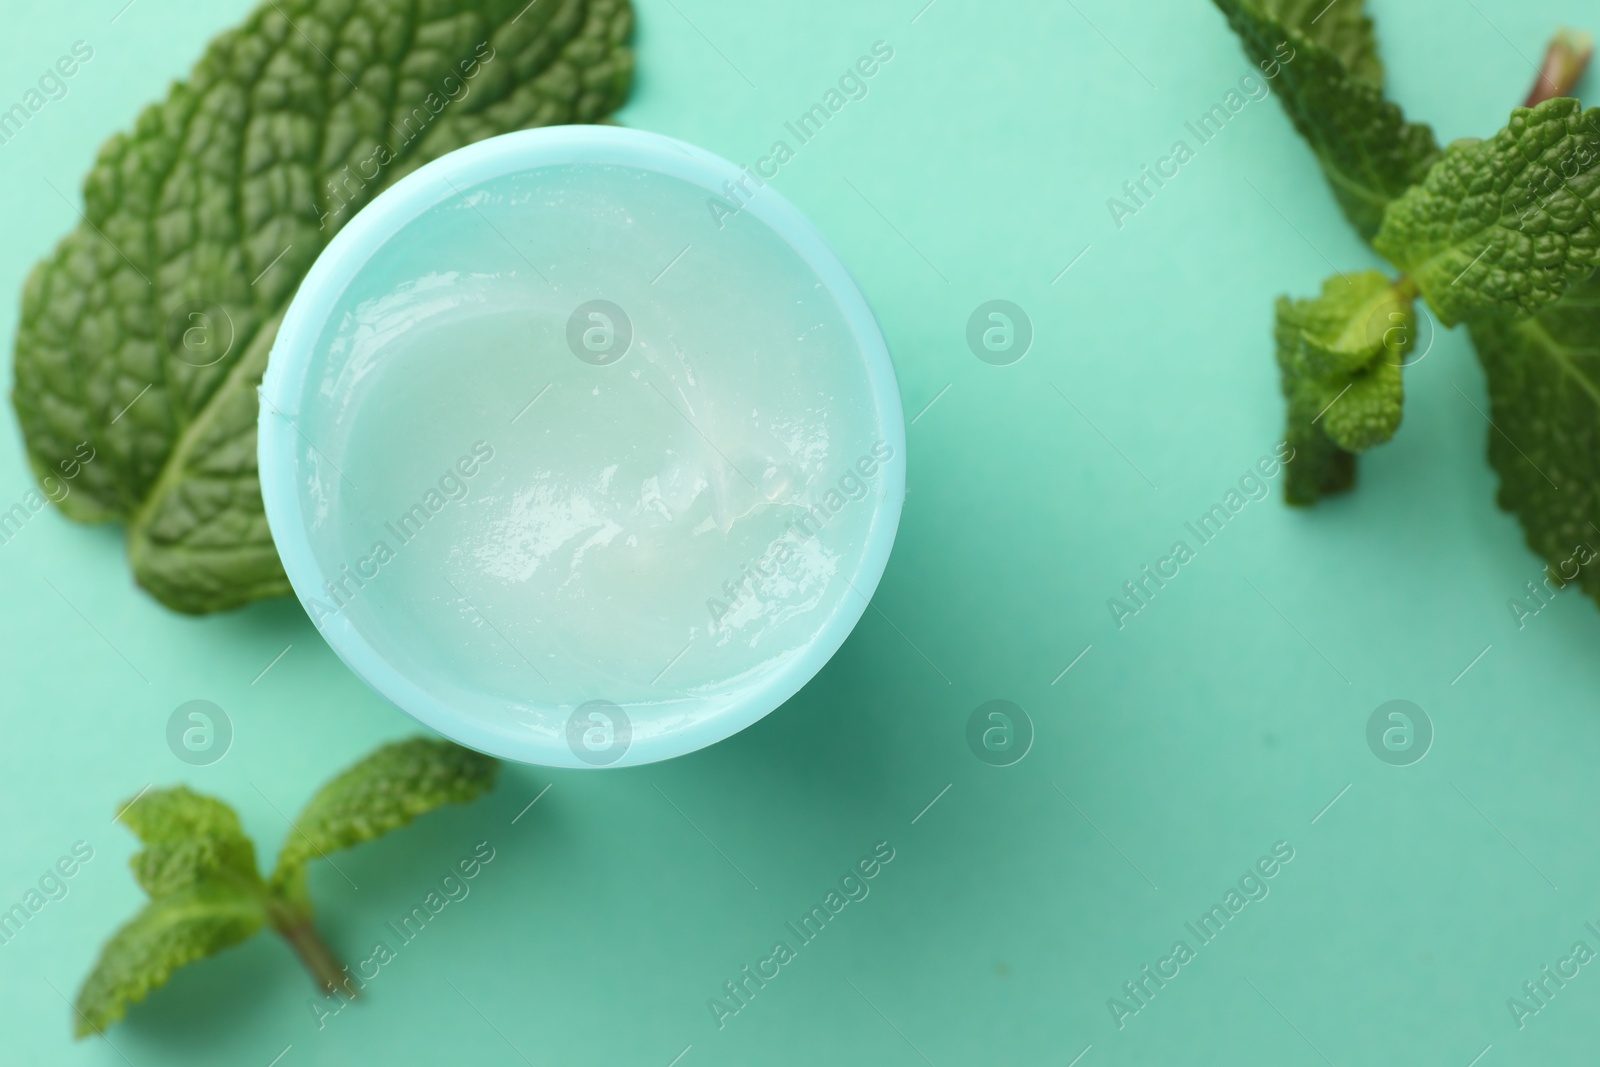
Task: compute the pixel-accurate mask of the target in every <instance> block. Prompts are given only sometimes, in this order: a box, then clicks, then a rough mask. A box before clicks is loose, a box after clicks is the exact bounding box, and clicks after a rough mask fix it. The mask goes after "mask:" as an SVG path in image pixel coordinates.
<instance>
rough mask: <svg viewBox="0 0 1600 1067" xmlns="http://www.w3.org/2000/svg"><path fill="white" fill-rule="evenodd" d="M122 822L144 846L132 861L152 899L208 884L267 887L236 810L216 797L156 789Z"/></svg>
mask: <svg viewBox="0 0 1600 1067" xmlns="http://www.w3.org/2000/svg"><path fill="white" fill-rule="evenodd" d="M118 818H119V819H121V820H122V822H123V823H124V824H126V825H127V826H128V827H129V828H130V829H131V830H133V832H134V833H135V834H137V835H138V837H139V840H140V841H142V842H144V845H145V847H144V848H143V849H142V850H141V851H139V852H138V853H135V854H134V857H133V859H132V861H131V863H132V866H133V874H134V877H135V878H136V879H138V882H139V885H140V886H142V887H143V889H144V891H145V892H146V893H148V894H150V896H152V897H159V896H162V895H164V894H167V893H175V892H178V891H179V890H182V889H187V888H189V887H190V886H193V885H195V884H196V883H199V882H206V881H220V882H228V883H230V884H232V885H235V886H237V887H240V888H254V889H256V890H258V891H259V890H260V889H261V888H262V884H261V875H260V873H259V872H258V871H257V869H256V850H255V845H254V844H253V843H252V842H251V840H250V839H249V838H248V837H246V836H245V834H244V830H243V828H242V827H240V825H239V816H238V815H237V814H235V813H234V810H233V809H232V808H231V807H229V806H228V805H227V804H225V803H223V802H222V801H220V800H217V799H216V798H214V797H208V796H205V795H204V794H201V793H196V792H194V791H192V790H190V789H189V788H187V787H186V786H176V787H174V788H171V789H154V790H150V791H148V792H146V793H143V794H141V795H140V796H139V797H138V798H137V799H135V800H134V801H133V803H131V804H129V805H128V806H127V807H125V808H123V810H122V812H121V814H120V815H118Z"/></svg>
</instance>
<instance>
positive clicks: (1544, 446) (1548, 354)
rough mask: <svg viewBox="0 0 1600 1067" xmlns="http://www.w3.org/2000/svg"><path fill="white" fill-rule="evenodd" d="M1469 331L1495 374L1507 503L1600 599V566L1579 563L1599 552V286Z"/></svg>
mask: <svg viewBox="0 0 1600 1067" xmlns="http://www.w3.org/2000/svg"><path fill="white" fill-rule="evenodd" d="M1469 328H1470V329H1471V332H1472V340H1473V343H1474V344H1475V345H1476V346H1477V349H1478V358H1479V360H1480V362H1482V364H1483V369H1484V372H1485V374H1486V375H1487V377H1488V383H1489V402H1490V416H1491V418H1492V419H1493V420H1494V425H1493V426H1492V427H1490V428H1489V462H1490V464H1491V465H1493V467H1494V469H1495V471H1496V472H1497V473H1498V474H1499V475H1500V492H1499V503H1500V506H1501V507H1503V508H1505V509H1506V510H1507V511H1510V512H1512V513H1514V514H1515V515H1516V516H1517V518H1518V519H1519V520H1521V522H1522V530H1523V534H1524V535H1525V536H1526V538H1527V541H1528V547H1529V548H1532V549H1533V550H1534V551H1535V552H1537V553H1538V554H1539V555H1540V556H1542V557H1543V558H1544V559H1545V560H1546V561H1547V562H1548V563H1549V564H1550V566H1551V569H1552V573H1553V574H1554V576H1556V577H1558V578H1560V579H1563V580H1566V581H1576V582H1578V584H1579V585H1580V587H1581V588H1582V589H1583V591H1584V592H1585V593H1588V594H1589V595H1590V596H1592V597H1595V598H1596V599H1597V600H1600V567H1589V568H1588V569H1582V568H1580V567H1579V566H1578V564H1580V563H1584V562H1588V561H1589V560H1591V559H1592V558H1593V557H1594V554H1595V552H1596V550H1600V529H1597V528H1596V527H1597V526H1600V283H1597V281H1596V279H1593V278H1591V279H1589V280H1588V281H1585V282H1582V283H1580V284H1579V285H1577V286H1576V287H1574V288H1573V289H1572V290H1571V291H1570V292H1569V293H1568V294H1567V296H1566V297H1564V298H1563V299H1562V300H1561V301H1560V302H1559V303H1557V304H1554V305H1552V306H1551V307H1549V308H1546V309H1545V310H1544V311H1542V312H1540V313H1539V314H1538V315H1537V316H1535V317H1533V318H1529V319H1523V320H1521V321H1516V320H1513V319H1511V318H1509V317H1494V318H1490V317H1482V318H1478V319H1474V320H1473V321H1472V322H1471V323H1470V327H1469ZM1580 546H1585V547H1586V548H1587V549H1588V551H1587V552H1584V551H1579V547H1580ZM1575 557H1576V559H1575ZM1574 571H1576V572H1577V573H1576V574H1574V573H1573V572H1574Z"/></svg>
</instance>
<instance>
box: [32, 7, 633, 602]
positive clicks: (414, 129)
mask: <svg viewBox="0 0 1600 1067" xmlns="http://www.w3.org/2000/svg"><path fill="white" fill-rule="evenodd" d="M631 25H632V11H631V8H630V6H629V4H628V0H540V2H539V3H537V4H529V3H528V2H527V0H434V2H431V3H427V4H418V3H414V2H413V0H342V2H339V3H332V2H328V0H268V2H266V3H263V4H262V5H261V7H259V8H258V9H257V10H256V11H255V12H254V13H253V14H251V15H250V16H249V17H248V18H247V19H246V20H245V22H244V23H243V24H242V25H241V26H240V27H239V28H237V29H235V30H231V31H229V32H227V33H224V34H222V35H221V36H220V37H218V38H217V39H216V40H215V41H214V42H212V44H211V45H210V46H209V47H208V48H207V49H206V52H205V55H204V56H203V57H202V58H201V60H200V62H199V63H198V64H197V65H196V67H195V68H194V71H193V72H192V73H191V75H190V77H189V79H188V81H187V82H184V83H181V84H178V85H176V86H175V87H174V88H173V90H172V92H171V93H170V94H169V96H168V97H167V99H166V100H165V101H163V102H161V103H159V104H155V105H153V106H151V107H149V108H147V109H146V110H145V111H144V113H143V114H142V115H141V116H140V117H139V119H138V121H137V122H136V124H135V126H134V128H133V129H132V130H131V131H129V132H127V133H123V134H118V135H117V136H115V137H113V138H111V140H110V141H109V142H107V144H106V145H105V147H104V148H102V149H101V152H100V157H99V159H98V161H97V162H96V164H95V167H94V169H93V170H92V171H91V173H90V174H89V176H88V178H87V180H86V181H85V183H84V216H85V221H84V222H83V223H82V224H81V225H80V226H79V227H78V228H77V229H76V230H74V231H73V232H72V233H71V234H69V235H68V236H67V237H66V238H65V239H64V240H63V241H62V242H61V244H60V245H59V246H58V247H57V248H56V250H55V252H54V253H53V254H52V255H51V256H50V257H49V258H47V259H46V260H44V261H43V262H42V263H40V264H39V266H38V267H36V268H35V270H34V271H33V274H32V275H31V276H30V278H29V279H28V282H27V285H26V287H25V289H24V292H23V300H22V318H21V324H20V326H19V329H18V333H17V348H16V369H15V388H14V391H13V402H14V403H15V405H16V409H17V415H18V418H19V421H20V422H21V424H22V428H23V433H24V437H25V439H26V444H27V449H28V456H29V462H30V465H31V466H32V467H33V468H34V470H35V472H36V474H39V475H41V476H42V475H43V473H45V472H47V471H51V470H53V469H54V467H55V465H56V463H57V462H58V461H60V460H61V459H62V458H63V457H66V456H71V455H72V454H73V449H74V447H75V446H76V445H77V444H78V443H79V442H81V441H89V442H91V443H92V445H93V446H94V447H95V449H96V451H97V456H96V460H95V462H94V463H93V464H90V465H87V466H85V467H84V468H83V471H82V473H81V474H80V475H79V477H78V479H77V481H76V482H75V483H74V489H75V491H74V492H73V493H72V494H71V495H70V496H68V497H66V498H64V499H63V500H62V501H61V502H60V503H61V507H62V510H63V511H64V512H65V513H66V514H67V515H68V516H69V517H71V518H74V519H78V520H80V521H85V522H99V521H105V520H108V519H120V520H122V521H124V522H125V523H127V526H128V543H129V552H130V558H131V562H132V565H133V570H134V575H135V577H136V578H137V580H138V581H139V582H140V584H141V585H143V586H144V587H145V588H146V589H148V590H149V591H150V592H151V593H153V594H154V595H155V596H156V597H157V598H158V599H160V600H161V601H162V602H163V603H165V604H167V605H169V606H170V607H173V608H176V609H178V610H180V611H187V612H206V611H217V610H222V609H225V608H230V607H235V606H237V605H239V604H243V603H245V602H247V601H250V600H253V599H257V598H259V597H265V596H277V595H285V594H287V593H289V592H290V589H289V585H288V582H287V580H286V578H285V577H284V574H283V570H282V567H281V565H280V564H279V562H278V557H277V553H276V552H275V550H274V549H273V546H272V540H271V536H270V534H269V532H268V529H267V523H266V518H265V516H264V514H263V511H262V504H261V494H260V487H259V485H258V483H257V478H256V465H255V464H256V460H255V451H256V450H255V423H256V397H255V388H256V385H257V384H258V383H259V381H260V377H261V373H262V370H263V368H264V367H265V361H266V353H267V351H268V350H269V349H270V347H271V342H272V337H273V334H274V332H275V329H276V322H277V319H278V316H279V315H280V314H281V313H282V311H283V310H284V308H285V307H286V306H287V304H288V302H289V299H290V297H292V296H293V295H294V291H295V288H296V286H297V285H298V284H299V281H300V279H301V278H302V277H303V276H304V275H305V272H306V271H307V269H309V267H310V265H311V263H312V261H313V260H314V259H315V258H316V256H317V253H318V252H320V251H321V250H322V248H323V247H324V246H325V245H326V244H327V242H328V240H329V239H330V238H331V237H332V235H333V233H334V232H335V231H336V230H337V229H338V228H339V227H340V226H342V225H343V224H344V223H345V222H346V221H348V220H349V218H350V217H351V216H352V215H353V214H354V213H355V211H356V210H358V209H359V208H360V207H361V206H362V205H364V204H366V203H367V202H369V201H370V200H371V199H372V198H373V197H374V196H376V195H377V194H378V193H379V192H380V191H382V190H383V189H384V188H386V187H387V186H388V185H390V184H392V183H393V182H394V181H396V180H397V179H399V178H401V177H403V176H404V175H406V174H408V173H410V172H411V171H413V170H415V169H416V168H417V167H419V166H421V165H422V164H423V163H426V162H428V161H429V160H432V159H435V158H437V157H439V156H441V155H443V154H444V153H446V152H448V151H450V150H451V149H454V148H458V147H460V146H461V145H464V144H467V143H469V142H471V141H475V140H479V139H482V138H484V137H488V136H492V135H494V134H499V133H505V132H508V131H511V130H517V129H522V128H524V127H529V126H542V125H549V124H553V123H565V122H592V121H596V120H598V119H600V118H603V117H604V116H606V115H607V114H609V113H610V112H612V111H613V110H615V109H616V108H617V107H618V106H619V105H620V104H621V103H622V102H623V100H624V98H625V97H626V95H627V89H628V84H629V81H630V78H631V75H632V69H633V59H632V54H631V53H630V51H629V50H628V49H627V48H626V47H625V45H624V44H623V42H624V41H625V39H626V38H627V35H628V33H629V30H630V28H631ZM280 257H281V258H280ZM192 315H193V316H198V318H192V317H191V316H192Z"/></svg>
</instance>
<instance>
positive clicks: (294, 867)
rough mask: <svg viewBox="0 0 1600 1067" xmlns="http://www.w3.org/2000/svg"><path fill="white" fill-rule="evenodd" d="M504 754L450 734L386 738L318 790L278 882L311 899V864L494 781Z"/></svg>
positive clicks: (465, 799) (281, 861) (284, 854)
mask: <svg viewBox="0 0 1600 1067" xmlns="http://www.w3.org/2000/svg"><path fill="white" fill-rule="evenodd" d="M499 769H500V764H499V762H498V761H497V760H495V759H493V758H492V757H490V756H485V755H483V754H482V753H480V752H474V751H472V750H471V749H469V748H462V747H461V746H460V745H457V744H453V743H451V742H449V741H443V740H435V739H433V738H427V737H415V738H411V739H410V740H407V741H398V742H395V743H394V744H389V745H384V746H383V747H382V748H380V749H378V750H377V751H376V752H374V753H372V754H371V755H370V756H367V757H366V758H365V759H363V760H361V761H360V762H359V763H357V764H355V765H354V766H353V767H350V768H349V769H347V770H345V771H343V772H342V773H340V774H339V775H338V777H336V778H334V779H333V780H332V781H330V782H328V784H327V785H325V786H323V787H322V788H321V789H320V790H318V791H317V795H316V796H314V797H312V798H311V801H310V803H308V804H307V805H306V807H305V810H304V811H302V812H301V813H300V817H299V818H298V819H296V820H295V822H294V828H293V829H292V830H290V831H289V836H288V838H287V839H286V840H285V841H284V844H283V850H282V851H281V852H280V853H279V854H278V867H277V869H276V870H275V871H274V872H273V874H272V884H273V886H274V887H275V888H278V889H280V890H282V891H284V892H286V894H287V895H288V897H289V898H290V899H293V900H300V901H303V899H304V892H303V889H302V880H303V878H304V875H305V866H306V864H307V863H309V862H310V861H311V860H313V859H315V858H317V857H318V856H325V855H327V854H328V853H330V852H335V851H337V850H339V849H342V848H349V847H351V846H352V845H359V844H360V843H362V842H363V841H370V840H372V839H373V838H375V837H380V836H382V835H383V834H386V833H388V832H389V831H391V830H398V829H399V828H400V827H402V826H406V825H408V824H409V823H410V822H411V821H412V820H413V819H415V818H416V817H417V816H419V815H425V814H427V813H428V812H430V811H433V810H434V809H436V808H441V807H443V806H444V805H446V804H466V803H469V802H470V801H473V800H476V799H477V798H478V797H479V796H481V795H482V794H483V793H485V792H486V791H488V790H489V789H490V788H492V787H493V786H494V780H495V774H496V772H498V771H499Z"/></svg>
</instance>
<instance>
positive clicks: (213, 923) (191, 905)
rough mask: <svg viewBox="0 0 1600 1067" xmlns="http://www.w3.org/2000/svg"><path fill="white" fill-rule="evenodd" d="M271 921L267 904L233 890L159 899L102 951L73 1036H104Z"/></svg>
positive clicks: (193, 890) (202, 888) (192, 890)
mask: <svg viewBox="0 0 1600 1067" xmlns="http://www.w3.org/2000/svg"><path fill="white" fill-rule="evenodd" d="M266 921H267V905H266V900H265V898H264V897H261V896H257V895H255V894H252V893H249V892H246V891H244V890H241V889H237V888H234V887H232V886H226V885H209V884H208V885H192V886H189V887H188V888H187V889H184V890H181V891H180V892H177V893H170V894H167V895H166V896H162V897H157V898H156V899H154V900H152V901H151V902H150V903H148V904H146V905H145V907H144V910H143V911H141V912H140V913H139V914H138V916H136V917H135V918H134V920H133V921H132V922H130V923H128V924H127V925H126V926H124V927H123V928H122V929H120V930H118V931H117V932H116V933H115V934H114V935H113V936H112V938H111V940H110V941H108V942H106V945H105V947H104V948H103V949H101V950H100V958H99V960H98V961H96V963H95V965H94V970H93V971H91V972H90V973H89V977H88V978H87V979H86V980H85V981H84V983H83V988H82V989H81V990H79V991H78V999H77V1002H76V1004H75V1005H74V1008H75V1013H74V1014H75V1018H74V1023H73V1028H72V1032H73V1036H74V1037H87V1036H88V1035H89V1034H91V1033H100V1032H101V1031H103V1030H104V1029H105V1028H106V1027H107V1026H110V1025H111V1024H112V1023H114V1022H116V1021H117V1020H118V1019H120V1018H122V1017H123V1015H124V1014H125V1013H126V1012H127V1010H128V1005H130V1004H133V1003H136V1002H138V1001H140V1000H143V999H144V998H145V996H146V995H147V994H149V993H150V991H151V990H154V989H158V988H160V987H161V986H163V985H166V984H167V980H168V979H169V978H171V977H172V972H173V971H175V970H177V969H178V968H179V967H182V966H183V965H184V964H186V963H193V962H195V961H196V960H201V959H204V958H205V957H207V956H211V955H215V954H216V953H218V952H221V951H222V950H223V949H225V948H228V947H230V946H233V945H237V944H238V943H239V942H241V941H244V940H246V939H247V938H249V937H251V936H252V935H253V934H255V933H256V931H258V930H260V929H261V927H262V926H263V925H265V923H266Z"/></svg>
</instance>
